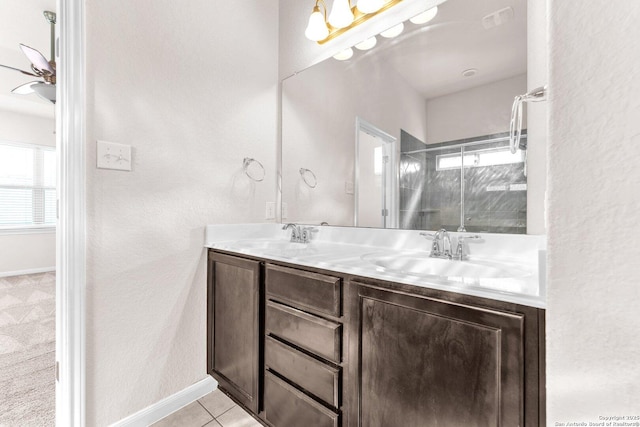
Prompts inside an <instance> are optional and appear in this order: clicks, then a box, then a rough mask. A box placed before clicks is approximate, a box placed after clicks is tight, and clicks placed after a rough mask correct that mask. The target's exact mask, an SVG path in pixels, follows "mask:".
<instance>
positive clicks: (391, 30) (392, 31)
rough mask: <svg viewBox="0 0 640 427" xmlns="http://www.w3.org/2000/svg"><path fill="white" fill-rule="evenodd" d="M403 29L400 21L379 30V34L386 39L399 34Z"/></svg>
mask: <svg viewBox="0 0 640 427" xmlns="http://www.w3.org/2000/svg"><path fill="white" fill-rule="evenodd" d="M403 30H404V24H403V23H402V22H401V23H399V24H398V25H396V26H394V27H391V28H389V29H388V30H385V31H383V32H381V33H380V35H381V36H382V37H385V38H387V39H392V38H394V37H397V36H399V35H400V34H401V33H402V31H403Z"/></svg>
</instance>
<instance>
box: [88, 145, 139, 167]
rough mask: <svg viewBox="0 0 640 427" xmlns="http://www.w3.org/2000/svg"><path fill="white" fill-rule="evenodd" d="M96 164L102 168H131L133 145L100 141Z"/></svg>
mask: <svg viewBox="0 0 640 427" xmlns="http://www.w3.org/2000/svg"><path fill="white" fill-rule="evenodd" d="M96 157H97V162H96V166H97V167H98V168H100V169H115V170H120V171H130V170H131V146H130V145H125V144H118V143H115V142H108V141H98V143H97V155H96Z"/></svg>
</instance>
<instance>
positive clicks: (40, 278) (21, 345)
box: [0, 273, 55, 427]
mask: <svg viewBox="0 0 640 427" xmlns="http://www.w3.org/2000/svg"><path fill="white" fill-rule="evenodd" d="M54 364H55V274H54V273H41V274H30V275H24V276H14V277H4V278H0V426H2V427H14V426H15V427H32V426H33V427H40V426H43V427H46V426H53V425H54V424H55V379H54Z"/></svg>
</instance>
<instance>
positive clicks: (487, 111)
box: [426, 74, 527, 144]
mask: <svg viewBox="0 0 640 427" xmlns="http://www.w3.org/2000/svg"><path fill="white" fill-rule="evenodd" d="M526 91H527V76H526V74H523V75H520V76H515V77H511V78H508V79H504V80H499V81H497V82H493V83H489V84H486V85H482V86H478V87H474V88H472V89H468V90H464V91H461V92H456V93H452V94H449V95H444V96H440V97H438V98H431V99H429V100H427V139H426V143H427V144H436V143H439V142H447V141H455V140H457V139H463V138H473V137H477V136H482V135H491V134H495V133H501V132H508V131H509V121H510V120H511V104H512V103H513V98H514V97H515V96H516V95H518V94H522V93H525V92H526ZM522 127H523V128H526V127H527V121H526V114H524V117H523V120H522Z"/></svg>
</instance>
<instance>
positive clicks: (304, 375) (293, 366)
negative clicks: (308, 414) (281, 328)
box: [264, 337, 340, 408]
mask: <svg viewBox="0 0 640 427" xmlns="http://www.w3.org/2000/svg"><path fill="white" fill-rule="evenodd" d="M264 351H265V354H264V359H265V364H266V366H267V368H270V369H271V370H272V371H275V372H277V373H278V374H280V375H282V376H283V377H285V378H287V379H288V380H290V381H291V382H293V383H295V384H297V385H299V386H300V387H302V388H303V389H305V390H307V391H308V392H309V393H311V394H313V395H315V396H317V397H318V398H320V399H322V400H324V401H325V402H327V403H328V404H329V405H332V406H334V407H336V408H337V407H338V406H339V403H340V402H339V399H338V384H339V380H340V370H339V369H336V368H334V367H331V366H329V365H327V364H325V363H322V362H320V361H318V360H316V359H314V358H312V357H310V356H307V355H306V354H304V353H302V352H300V351H298V350H296V349H294V348H292V347H290V346H288V345H286V344H284V343H281V342H280V341H277V340H275V339H273V338H271V337H266V340H265V350H264Z"/></svg>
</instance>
